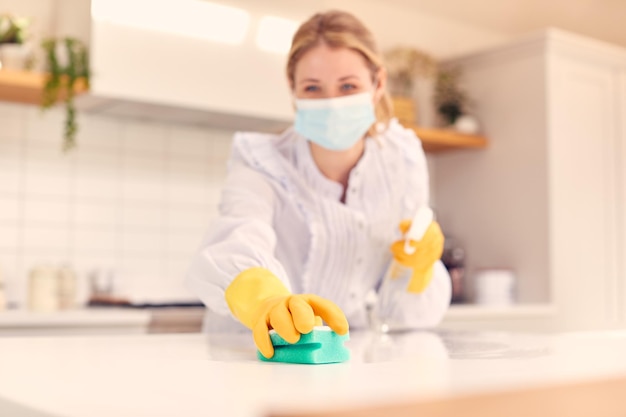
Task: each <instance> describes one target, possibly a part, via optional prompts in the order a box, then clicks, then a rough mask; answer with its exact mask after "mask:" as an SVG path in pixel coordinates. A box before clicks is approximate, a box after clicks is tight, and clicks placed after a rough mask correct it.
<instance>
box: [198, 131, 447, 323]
mask: <svg viewBox="0 0 626 417" xmlns="http://www.w3.org/2000/svg"><path fill="white" fill-rule="evenodd" d="M343 191H344V190H343V186H342V185H341V184H339V183H336V182H334V181H332V180H329V179H328V178H326V177H325V176H324V175H323V174H322V173H321V172H320V171H319V169H318V167H317V165H316V164H315V162H314V161H313V159H312V157H311V154H310V149H309V144H308V142H307V141H306V140H305V139H304V138H303V137H301V136H300V135H298V134H297V133H296V132H295V131H294V130H293V129H287V130H286V131H285V132H283V133H282V134H280V135H272V134H260V133H237V134H236V135H235V138H234V140H233V148H232V154H231V159H230V161H229V165H228V176H227V179H226V183H225V185H224V188H223V191H222V198H221V202H220V206H219V211H220V216H219V217H218V218H217V219H216V220H215V221H214V223H213V224H212V225H211V226H210V228H209V231H208V233H207V235H206V238H205V239H204V241H203V243H202V245H201V248H200V250H199V252H198V254H197V255H196V256H195V258H194V260H193V262H192V265H191V268H190V270H189V274H188V276H187V285H188V287H189V288H190V289H191V290H192V291H193V292H194V293H196V294H197V295H198V296H199V297H200V299H201V300H202V301H203V303H204V304H205V305H206V306H207V308H208V310H209V313H208V315H207V318H206V321H205V328H207V329H220V330H224V329H225V328H229V327H230V328H234V327H237V324H236V323H235V322H234V318H233V317H232V315H231V313H230V311H229V308H228V306H227V304H226V300H225V299H224V290H225V289H226V287H228V285H229V284H230V283H231V281H232V280H233V279H234V278H235V277H236V276H237V275H238V274H239V273H240V272H242V271H244V270H246V269H248V268H252V267H258V266H261V267H265V268H267V269H269V270H270V271H272V272H273V273H274V274H276V276H277V277H278V278H279V279H280V280H281V281H282V282H283V283H284V284H285V285H286V286H287V288H289V289H290V290H291V291H292V292H293V293H314V294H317V295H319V296H321V297H324V298H327V299H330V300H332V301H334V302H335V303H336V304H338V305H339V307H340V308H341V309H342V310H343V311H344V313H345V314H346V317H347V318H348V322H349V323H350V326H351V328H358V327H363V326H366V325H367V313H366V301H365V300H366V295H367V294H368V292H369V291H371V290H375V289H377V288H378V287H379V286H380V283H381V280H382V277H383V275H384V273H385V270H386V269H387V267H388V266H389V263H390V261H391V252H390V250H389V247H390V245H391V244H392V243H393V242H394V241H396V240H398V239H399V238H401V236H400V232H399V230H398V224H399V223H400V221H401V220H403V219H407V218H412V217H413V215H414V214H415V211H416V210H417V208H418V207H419V206H421V205H423V204H426V203H427V202H428V195H429V190H428V171H427V167H426V158H425V156H424V152H423V150H422V146H421V142H420V141H419V140H418V139H417V138H416V136H415V134H414V133H413V131H411V130H408V129H405V128H403V127H402V126H401V125H400V124H399V123H398V122H397V121H395V120H393V121H392V122H391V123H390V125H389V127H388V128H387V129H386V130H385V131H384V132H382V133H380V134H379V135H378V136H376V137H367V138H366V139H365V150H364V153H363V156H362V157H361V159H360V160H359V161H358V163H357V165H356V166H355V167H354V168H353V169H352V171H351V172H350V176H349V179H348V186H347V190H346V195H345V202H341V197H342V195H343ZM449 303H450V278H449V276H448V274H447V271H446V270H445V268H444V267H443V265H442V264H441V262H437V264H436V265H435V274H434V278H433V280H432V281H431V283H430V285H429V286H428V287H427V288H426V290H425V291H424V292H423V293H421V294H410V293H403V294H401V295H400V298H399V307H400V308H396V309H394V310H395V312H396V313H395V314H396V315H397V317H396V318H395V319H396V320H395V321H398V322H401V323H404V324H405V325H408V326H413V327H431V326H435V325H437V324H438V323H439V321H440V320H441V318H442V317H443V315H444V313H445V312H446V310H447V308H448V306H449Z"/></svg>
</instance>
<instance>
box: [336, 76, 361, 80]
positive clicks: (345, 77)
mask: <svg viewBox="0 0 626 417" xmlns="http://www.w3.org/2000/svg"><path fill="white" fill-rule="evenodd" d="M350 78H356V79H358V78H359V77H357V76H356V75H346V76H343V77H341V78H340V79H339V81H345V80H349V79H350Z"/></svg>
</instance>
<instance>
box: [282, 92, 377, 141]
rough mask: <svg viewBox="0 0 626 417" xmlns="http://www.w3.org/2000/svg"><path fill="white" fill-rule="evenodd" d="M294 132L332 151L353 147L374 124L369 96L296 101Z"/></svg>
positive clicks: (374, 119)
mask: <svg viewBox="0 0 626 417" xmlns="http://www.w3.org/2000/svg"><path fill="white" fill-rule="evenodd" d="M295 103H296V121H295V125H294V128H295V130H296V132H298V133H299V134H301V135H302V136H304V137H305V138H306V139H308V140H310V141H311V142H314V143H317V144H318V145H320V146H321V147H323V148H326V149H330V150H333V151H343V150H346V149H349V148H351V147H352V146H354V144H355V143H357V141H358V140H359V139H361V138H362V137H363V135H365V132H367V130H368V129H369V128H370V127H371V126H372V124H373V123H374V122H375V121H376V115H375V114H374V104H373V103H372V93H371V92H365V93H359V94H352V95H349V96H343V97H334V98H317V99H296V100H295Z"/></svg>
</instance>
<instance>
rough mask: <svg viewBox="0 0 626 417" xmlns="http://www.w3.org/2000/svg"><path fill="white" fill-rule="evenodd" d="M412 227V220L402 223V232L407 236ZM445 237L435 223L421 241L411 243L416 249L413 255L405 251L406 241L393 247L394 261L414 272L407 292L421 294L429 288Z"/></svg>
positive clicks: (429, 227)
mask: <svg viewBox="0 0 626 417" xmlns="http://www.w3.org/2000/svg"><path fill="white" fill-rule="evenodd" d="M410 227H411V221H410V220H404V221H402V222H401V223H400V226H399V228H400V231H401V232H402V233H403V234H405V233H406V232H407V231H408V230H409V228H410ZM443 242H444V237H443V233H441V228H440V227H439V224H438V223H437V222H435V221H433V222H432V223H431V224H430V226H428V228H427V229H426V233H424V236H423V237H422V239H421V240H419V241H415V240H411V241H410V246H412V247H414V248H415V252H413V253H412V254H411V255H409V254H407V253H406V252H405V251H404V240H399V241H397V242H394V243H393V245H391V252H392V253H393V257H394V259H395V260H396V261H397V262H398V263H400V264H401V265H403V266H406V267H409V268H411V269H412V270H413V274H412V276H411V280H410V281H409V285H408V286H407V291H408V292H411V293H421V292H422V291H424V290H425V289H426V287H428V284H430V281H431V280H432V279H433V267H434V265H435V262H437V260H439V259H440V258H441V254H442V253H443Z"/></svg>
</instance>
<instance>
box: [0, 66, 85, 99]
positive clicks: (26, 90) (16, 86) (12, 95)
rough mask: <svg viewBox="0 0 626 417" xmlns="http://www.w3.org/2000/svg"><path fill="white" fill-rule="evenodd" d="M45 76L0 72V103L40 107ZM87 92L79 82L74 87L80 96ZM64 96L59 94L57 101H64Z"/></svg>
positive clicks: (28, 72) (34, 73)
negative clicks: (6, 102) (8, 102)
mask: <svg viewBox="0 0 626 417" xmlns="http://www.w3.org/2000/svg"><path fill="white" fill-rule="evenodd" d="M46 79H47V75H46V74H45V73H40V72H30V71H11V70H0V101H11V102H16V103H24V104H33V105H37V106H39V105H41V102H42V98H43V91H44V86H45V85H46ZM86 90H87V86H86V85H85V83H84V82H82V81H81V80H79V81H78V82H77V83H76V86H75V93H76V94H81V93H83V92H85V91H86ZM64 99H65V97H64V94H63V91H62V90H61V91H60V92H59V98H58V100H59V101H62V100H64Z"/></svg>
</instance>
